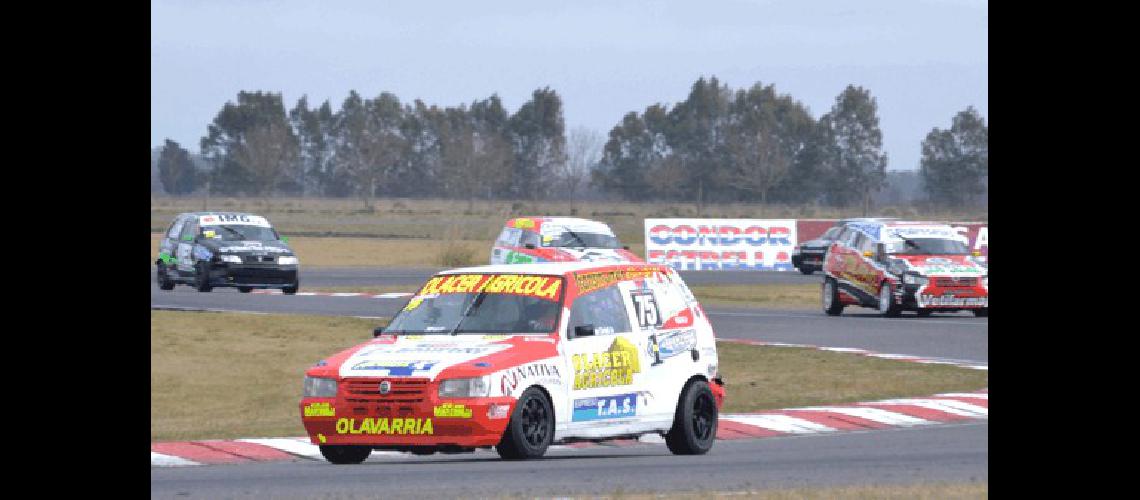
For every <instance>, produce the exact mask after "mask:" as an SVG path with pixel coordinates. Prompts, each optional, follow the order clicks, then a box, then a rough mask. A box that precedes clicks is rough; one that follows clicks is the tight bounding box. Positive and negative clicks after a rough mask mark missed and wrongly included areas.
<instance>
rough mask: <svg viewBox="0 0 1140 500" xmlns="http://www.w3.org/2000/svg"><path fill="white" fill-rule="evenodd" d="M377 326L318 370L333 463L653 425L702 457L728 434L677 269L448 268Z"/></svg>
mask: <svg viewBox="0 0 1140 500" xmlns="http://www.w3.org/2000/svg"><path fill="white" fill-rule="evenodd" d="M374 335H375V338H374V339H373V340H371V341H369V342H365V343H363V344H360V345H357V346H355V347H351V348H349V349H346V350H344V351H341V352H339V353H336V354H333V355H332V356H329V357H328V358H326V359H324V360H322V361H320V362H318V363H317V364H316V365H314V366H312V367H311V368H309V369H308V370H307V371H306V372H305V379H304V384H303V386H304V393H303V396H302V398H301V401H300V408H299V409H300V410H301V422H302V424H303V425H304V427H305V431H306V432H307V433H308V435H309V438H310V439H311V441H312V443H313V444H315V445H318V446H319V448H320V451H321V453H322V454H323V455H324V456H325V458H327V459H328V460H329V461H330V462H333V463H338V464H346V463H359V462H362V461H364V460H365V459H366V458H368V456H369V454H370V453H371V452H372V450H399V451H410V452H412V453H417V454H431V453H434V452H436V451H444V452H466V451H474V450H475V449H476V448H490V447H492V446H494V447H495V448H496V450H497V451H498V452H499V455H500V456H502V457H503V458H507V459H525V458H535V457H539V456H542V455H543V454H544V453H545V452H546V449H547V447H548V446H549V445H550V444H552V443H559V442H563V443H566V442H573V441H596V440H603V439H613V438H617V437H636V436H638V435H640V434H644V433H660V434H662V435H664V436H665V442H666V445H667V446H668V448H669V450H670V451H672V452H673V453H675V454H703V453H705V452H707V451H708V450H709V449H710V448H711V447H712V445H713V442H714V440H715V438H716V429H717V417H718V414H719V408H720V407H721V405H722V404H723V402H724V387H723V383H722V381H721V379H720V376H719V374H718V357H717V349H716V339H715V338H714V335H713V329H712V325H711V324H710V323H709V321H708V317H707V316H706V315H705V313H704V310H703V309H702V308H701V306H700V304H699V303H698V302H697V301H696V299H695V298H694V297H693V295H692V293H691V292H690V291H689V289H688V287H687V286H685V283H684V282H683V281H682V280H681V277H680V275H679V274H678V273H677V272H675V271H674V270H673V269H672V268H670V267H668V266H664V265H657V264H618V265H606V264H597V263H585V262H575V263H564V264H521V265H509V266H506V265H500V266H480V267H470V268H464V269H454V270H450V271H444V272H441V273H439V274H437V275H435V276H434V277H432V278H431V279H429V280H428V282H427V283H426V284H424V286H423V287H422V288H421V289H420V290H419V292H418V293H417V294H416V295H415V296H414V297H412V298H411V299H410V300H409V301H408V303H407V304H406V305H405V306H404V308H403V309H402V310H401V311H400V312H399V313H398V314H396V316H395V317H394V318H393V319H392V322H391V323H390V324H389V325H388V327H387V328H385V329H383V330H380V329H377V332H375V333H374Z"/></svg>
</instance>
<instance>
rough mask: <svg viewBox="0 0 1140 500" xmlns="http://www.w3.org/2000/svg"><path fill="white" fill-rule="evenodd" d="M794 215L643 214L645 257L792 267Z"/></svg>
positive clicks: (698, 265) (697, 266) (740, 267)
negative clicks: (662, 216) (696, 216)
mask: <svg viewBox="0 0 1140 500" xmlns="http://www.w3.org/2000/svg"><path fill="white" fill-rule="evenodd" d="M795 246H796V221H795V220H794V219H645V255H646V257H645V260H646V261H647V262H649V263H651V264H668V265H670V266H672V267H673V269H676V270H678V271H791V270H792V258H791V255H792V249H793V248H794V247H795Z"/></svg>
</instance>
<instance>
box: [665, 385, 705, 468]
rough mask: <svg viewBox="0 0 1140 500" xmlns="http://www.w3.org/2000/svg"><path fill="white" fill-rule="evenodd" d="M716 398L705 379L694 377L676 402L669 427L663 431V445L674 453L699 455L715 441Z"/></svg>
mask: <svg viewBox="0 0 1140 500" xmlns="http://www.w3.org/2000/svg"><path fill="white" fill-rule="evenodd" d="M716 427H717V410H716V400H715V399H714V398H713V393H712V390H711V389H709V384H708V382H705V381H704V380H694V381H692V382H691V383H689V385H688V386H686V387H685V390H684V392H682V393H681V397H680V399H679V400H678V401H677V411H676V413H675V414H674V415H673V427H672V428H671V429H669V432H668V433H667V434H665V446H668V447H669V451H671V452H673V454H674V455H703V454H705V453H707V452H708V451H709V450H710V449H712V445H713V442H714V441H716Z"/></svg>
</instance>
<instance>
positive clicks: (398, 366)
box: [352, 360, 439, 377]
mask: <svg viewBox="0 0 1140 500" xmlns="http://www.w3.org/2000/svg"><path fill="white" fill-rule="evenodd" d="M436 363H439V361H436V360H432V361H424V360H414V361H362V362H360V363H357V364H355V365H353V367H352V369H353V370H376V371H377V372H378V373H376V375H379V376H385V375H387V376H392V377H410V376H412V374H414V373H415V372H417V371H429V370H431V368H432V367H433V366H435V365H436ZM380 372H382V373H380Z"/></svg>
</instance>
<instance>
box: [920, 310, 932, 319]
mask: <svg viewBox="0 0 1140 500" xmlns="http://www.w3.org/2000/svg"><path fill="white" fill-rule="evenodd" d="M931 314H934V311H933V310H930V309H919V310H918V317H920V318H929V317H930V315H931Z"/></svg>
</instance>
